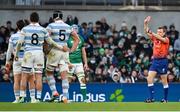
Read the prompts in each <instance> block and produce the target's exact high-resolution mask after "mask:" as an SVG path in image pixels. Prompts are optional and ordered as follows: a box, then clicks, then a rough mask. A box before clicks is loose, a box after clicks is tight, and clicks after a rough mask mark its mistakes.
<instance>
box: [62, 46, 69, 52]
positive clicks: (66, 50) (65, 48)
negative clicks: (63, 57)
mask: <svg viewBox="0 0 180 112" xmlns="http://www.w3.org/2000/svg"><path fill="white" fill-rule="evenodd" d="M62 51H64V52H69V51H70V49H69V48H68V47H67V46H63V48H62Z"/></svg>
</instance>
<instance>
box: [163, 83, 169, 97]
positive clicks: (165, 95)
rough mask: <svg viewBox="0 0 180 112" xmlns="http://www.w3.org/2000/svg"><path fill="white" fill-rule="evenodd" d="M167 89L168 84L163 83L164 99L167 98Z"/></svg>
mask: <svg viewBox="0 0 180 112" xmlns="http://www.w3.org/2000/svg"><path fill="white" fill-rule="evenodd" d="M168 89H169V85H164V100H167V97H168Z"/></svg>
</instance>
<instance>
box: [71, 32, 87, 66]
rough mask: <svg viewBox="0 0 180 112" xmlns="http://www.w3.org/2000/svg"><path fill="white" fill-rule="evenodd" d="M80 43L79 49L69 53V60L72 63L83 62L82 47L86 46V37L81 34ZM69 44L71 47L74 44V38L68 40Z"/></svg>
mask: <svg viewBox="0 0 180 112" xmlns="http://www.w3.org/2000/svg"><path fill="white" fill-rule="evenodd" d="M79 40H80V41H79V44H78V46H77V49H76V50H75V51H74V52H72V53H70V54H69V60H70V62H71V63H82V47H83V46H84V39H83V38H82V37H81V36H80V35H79ZM67 45H68V47H69V48H71V47H72V46H73V38H72V37H70V38H69V40H68V41H67Z"/></svg>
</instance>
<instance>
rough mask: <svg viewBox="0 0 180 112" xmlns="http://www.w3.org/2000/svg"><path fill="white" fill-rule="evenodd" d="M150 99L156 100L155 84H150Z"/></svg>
mask: <svg viewBox="0 0 180 112" xmlns="http://www.w3.org/2000/svg"><path fill="white" fill-rule="evenodd" d="M148 88H149V94H150V99H154V84H148Z"/></svg>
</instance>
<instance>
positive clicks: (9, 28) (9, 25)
mask: <svg viewBox="0 0 180 112" xmlns="http://www.w3.org/2000/svg"><path fill="white" fill-rule="evenodd" d="M6 30H7V33H8V36H9V37H10V35H11V34H13V33H15V29H14V28H12V23H11V21H7V22H6Z"/></svg>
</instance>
